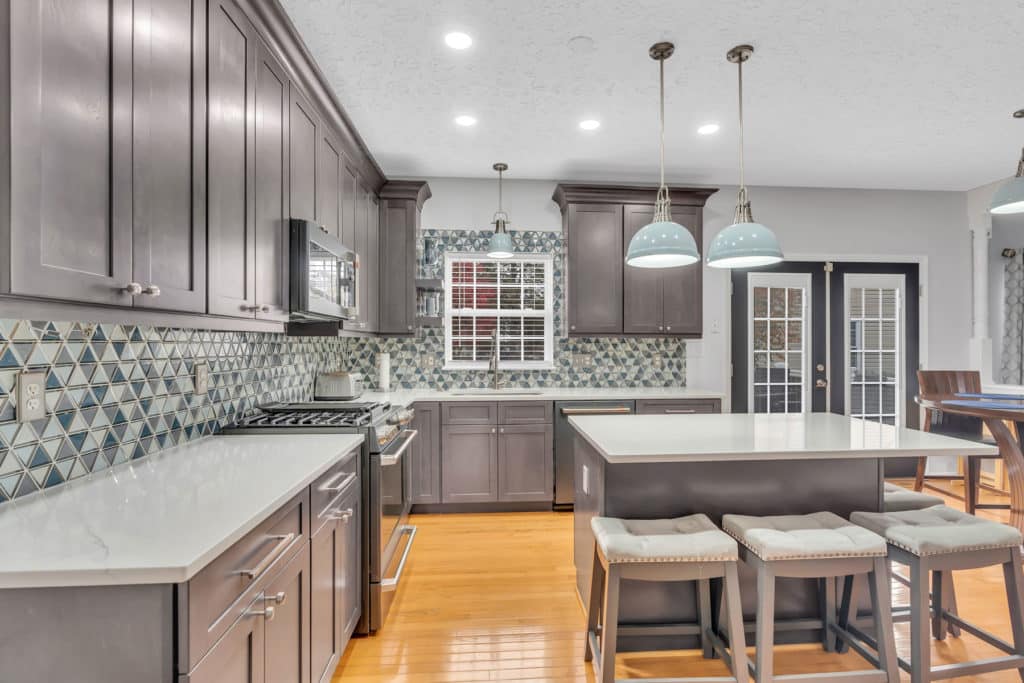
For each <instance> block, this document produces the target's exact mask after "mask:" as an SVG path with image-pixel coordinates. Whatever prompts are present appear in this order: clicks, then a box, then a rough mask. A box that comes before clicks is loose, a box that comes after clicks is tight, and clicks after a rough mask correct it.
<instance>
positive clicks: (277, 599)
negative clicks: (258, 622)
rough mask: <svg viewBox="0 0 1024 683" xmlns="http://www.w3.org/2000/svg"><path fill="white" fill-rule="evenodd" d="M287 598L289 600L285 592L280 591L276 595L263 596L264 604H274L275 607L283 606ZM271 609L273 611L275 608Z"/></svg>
mask: <svg viewBox="0 0 1024 683" xmlns="http://www.w3.org/2000/svg"><path fill="white" fill-rule="evenodd" d="M287 598H288V596H287V595H285V592H284V591H279V592H277V593H275V594H274V595H265V596H263V602H272V603H274V604H275V605H283V604H284V601H285V600H286V599H287ZM270 609H273V607H271V608H270Z"/></svg>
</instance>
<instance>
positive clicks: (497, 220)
mask: <svg viewBox="0 0 1024 683" xmlns="http://www.w3.org/2000/svg"><path fill="white" fill-rule="evenodd" d="M492 168H493V169H494V170H495V171H497V172H498V210H497V211H496V212H495V214H494V221H493V223H494V236H493V237H491V241H490V243H489V244H488V245H487V255H488V256H490V257H491V258H512V236H511V235H509V234H508V214H507V213H505V212H504V211H503V210H502V208H501V176H502V173H504V172H505V171H507V170H508V164H505V163H501V162H498V163H496V164H494V166H492Z"/></svg>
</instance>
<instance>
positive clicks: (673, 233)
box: [626, 43, 700, 268]
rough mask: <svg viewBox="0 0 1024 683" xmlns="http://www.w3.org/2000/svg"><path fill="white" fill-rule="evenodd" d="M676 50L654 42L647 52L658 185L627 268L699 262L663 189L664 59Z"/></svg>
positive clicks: (628, 255)
mask: <svg viewBox="0 0 1024 683" xmlns="http://www.w3.org/2000/svg"><path fill="white" fill-rule="evenodd" d="M675 49H676V48H675V46H674V45H673V44H672V43H655V44H654V45H652V46H651V49H650V55H651V59H655V60H657V62H658V71H659V83H660V88H661V107H660V109H659V115H660V117H661V185H659V186H658V197H657V199H656V200H655V203H654V220H653V221H652V222H651V223H650V224H648V225H645V226H644V227H642V228H640V230H638V231H637V232H636V234H634V235H633V239H631V240H630V241H629V249H628V250H627V252H626V265H630V266H634V267H636V268H672V267H674V266H686V265H689V264H691V263H696V262H697V261H699V260H700V253H699V252H698V251H697V243H696V242H695V241H694V239H693V235H692V234H691V233H690V231H689V230H687V229H686V228H685V227H683V226H682V225H680V224H679V223H676V222H675V221H673V220H672V201H671V200H670V199H669V196H668V188H667V187H666V186H665V60H666V59H668V58H669V57H671V56H672V53H673V52H675Z"/></svg>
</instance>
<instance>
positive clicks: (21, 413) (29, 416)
mask: <svg viewBox="0 0 1024 683" xmlns="http://www.w3.org/2000/svg"><path fill="white" fill-rule="evenodd" d="M44 417H46V373H45V372H43V371H39V370H37V371H32V372H23V373H21V374H20V375H18V413H17V418H18V422H33V421H35V420H41V419H43V418H44Z"/></svg>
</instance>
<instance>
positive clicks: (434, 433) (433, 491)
mask: <svg viewBox="0 0 1024 683" xmlns="http://www.w3.org/2000/svg"><path fill="white" fill-rule="evenodd" d="M413 409H414V410H415V411H416V415H415V417H414V418H413V422H412V428H413V429H415V430H416V431H417V432H418V433H417V434H416V440H415V441H413V442H412V447H411V450H412V502H413V503H421V504H422V503H440V502H441V415H440V412H439V409H440V406H439V404H437V403H417V404H416V405H414V406H413Z"/></svg>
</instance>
